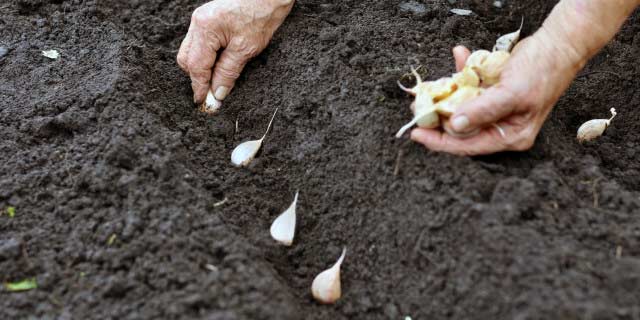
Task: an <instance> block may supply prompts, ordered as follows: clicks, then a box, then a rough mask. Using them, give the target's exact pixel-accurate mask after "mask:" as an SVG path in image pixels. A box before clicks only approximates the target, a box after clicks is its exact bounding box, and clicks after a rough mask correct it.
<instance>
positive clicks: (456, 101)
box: [436, 86, 482, 117]
mask: <svg viewBox="0 0 640 320" xmlns="http://www.w3.org/2000/svg"><path fill="white" fill-rule="evenodd" d="M480 93H482V89H480V88H476V87H468V86H467V87H460V88H458V90H456V91H455V92H454V93H453V94H452V95H450V96H449V97H448V98H446V99H444V100H442V101H440V102H438V103H436V111H437V112H438V113H439V114H441V115H443V116H446V117H450V116H451V115H452V114H454V113H455V112H456V109H457V108H458V106H460V105H462V104H463V103H465V102H467V101H469V100H471V99H473V98H475V97H478V96H479V95H480Z"/></svg>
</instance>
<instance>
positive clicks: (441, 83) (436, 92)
mask: <svg viewBox="0 0 640 320" xmlns="http://www.w3.org/2000/svg"><path fill="white" fill-rule="evenodd" d="M425 84H426V91H427V93H428V94H429V96H430V97H431V98H432V99H433V100H434V101H438V100H442V99H444V98H446V97H448V96H449V95H450V94H451V93H452V92H453V91H455V90H456V89H457V88H458V85H457V84H456V82H455V81H454V80H453V78H450V77H446V78H441V79H438V80H436V81H431V82H425Z"/></svg>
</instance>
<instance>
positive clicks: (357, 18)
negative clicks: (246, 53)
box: [0, 0, 640, 320]
mask: <svg viewBox="0 0 640 320" xmlns="http://www.w3.org/2000/svg"><path fill="white" fill-rule="evenodd" d="M556 2H557V1H548V0H547V1H515V0H505V1H502V7H501V8H497V7H495V6H494V5H493V4H492V3H493V1H479V0H475V1H472V0H459V1H436V0H420V1H415V0H414V1H359V0H339V1H338V0H325V1H320V0H299V1H297V2H296V4H295V6H294V8H293V11H292V13H291V15H290V16H289V18H288V19H287V20H286V22H285V23H284V25H283V26H282V27H281V28H280V29H279V30H278V32H277V33H276V35H275V37H274V39H273V41H272V43H271V44H270V45H269V47H268V48H267V49H266V50H265V51H264V52H263V53H262V54H260V56H258V57H257V58H256V59H254V60H253V61H252V62H251V63H249V64H248V66H247V67H246V69H245V71H244V73H243V74H242V76H241V78H240V79H239V81H238V83H237V86H236V88H235V89H234V91H233V93H232V94H231V96H230V97H229V98H228V99H227V100H226V101H225V104H224V107H223V109H222V111H221V112H220V113H219V114H217V115H213V116H212V115H207V114H203V113H200V112H199V111H198V108H197V107H196V106H195V105H194V104H193V101H192V93H191V88H190V81H189V79H188V77H186V76H185V75H184V74H183V73H182V72H181V71H180V70H179V68H178V67H177V65H176V63H175V57H176V54H177V50H178V48H179V45H180V42H181V40H182V38H183V37H184V35H185V33H186V31H187V28H188V25H189V21H190V16H191V12H192V11H193V10H194V9H195V8H196V7H197V6H199V5H200V4H202V2H200V1H187V0H152V1H151V0H150V1H140V0H136V1H116V0H99V1H98V0H83V1H80V0H66V1H65V0H50V1H45V0H9V1H4V2H2V3H1V4H0V126H1V127H2V130H0V151H1V156H0V157H1V159H2V160H1V161H0V210H2V212H3V214H2V215H1V216H0V282H15V281H20V280H23V279H28V278H32V277H35V279H36V281H37V284H38V288H37V289H34V290H30V291H26V292H19V293H16V292H8V291H7V290H6V289H4V288H2V289H1V291H0V318H1V319H160V318H170V319H175V318H181V319H220V320H222V319H404V317H407V316H410V317H411V318H412V319H640V295H638V292H640V162H639V161H638V156H639V155H640V89H639V88H640V80H638V79H640V64H638V60H639V58H640V14H639V12H636V13H635V14H634V15H633V16H632V17H631V18H630V20H629V21H628V22H627V23H626V24H625V25H624V27H623V29H622V31H621V32H620V33H619V34H618V35H617V36H616V38H615V39H614V40H613V41H612V42H611V43H610V44H609V45H608V46H607V47H606V48H605V49H604V50H603V51H602V52H601V53H600V54H599V55H598V56H597V57H595V58H594V59H593V60H592V61H591V62H590V63H589V64H588V65H587V66H586V68H585V70H583V71H582V72H581V73H580V75H579V77H578V78H577V79H576V80H575V82H574V83H573V85H572V86H571V88H570V89H569V90H568V92H567V93H566V94H565V95H564V96H563V97H562V98H561V99H560V101H559V102H558V104H557V106H556V108H555V110H554V111H553V112H552V114H551V115H550V117H549V119H548V121H547V122H546V124H545V126H544V128H543V129H542V132H541V133H540V135H539V136H538V139H537V141H536V143H535V146H534V147H533V148H532V149H531V150H530V151H527V152H522V153H500V154H496V155H493V156H487V157H473V158H470V157H456V156H452V155H447V154H441V153H435V152H430V151H428V150H426V149H425V148H424V147H422V146H420V145H417V144H415V143H412V142H409V141H407V140H406V139H400V140H398V139H395V138H394V133H395V132H396V130H397V129H398V128H400V127H401V126H402V125H403V124H404V123H405V122H406V121H407V120H409V119H410V117H411V114H410V111H409V104H410V102H411V98H410V97H408V96H407V95H406V94H404V93H403V92H402V91H401V90H399V89H398V88H397V86H396V80H398V79H401V78H403V77H406V75H407V74H408V71H409V67H410V66H411V65H415V66H417V65H421V66H423V68H422V69H421V70H422V71H421V72H422V74H423V76H424V77H426V78H430V79H433V78H439V77H442V76H445V75H448V74H450V73H452V72H453V60H452V57H451V54H450V49H451V48H452V47H453V46H454V45H457V44H464V45H467V46H469V47H470V48H472V49H480V48H491V46H492V44H493V42H494V41H495V39H496V38H497V37H498V36H499V35H501V34H504V33H507V32H511V31H513V30H515V29H517V27H518V26H519V25H520V21H521V18H522V17H524V19H525V24H524V31H523V32H524V35H530V34H531V33H532V32H534V31H535V30H536V29H537V28H538V27H539V26H540V25H541V24H542V21H543V19H544V18H545V17H546V16H547V15H548V13H549V12H550V10H551V9H552V8H553V6H554V5H555V3H556ZM451 3H453V4H451ZM452 8H465V9H471V10H473V12H474V13H473V14H471V15H469V16H457V15H454V14H452V13H450V12H449V10H450V9H452ZM595 27H597V26H594V28H595ZM50 49H56V50H58V51H59V52H60V54H61V56H60V58H59V59H57V60H51V59H48V58H46V57H43V56H42V55H41V51H42V50H50ZM558 54H562V53H558ZM405 80H407V81H410V79H408V78H406V79H405ZM611 107H615V108H616V109H617V110H618V112H619V115H618V117H617V118H616V119H615V120H614V122H613V124H612V126H611V127H610V128H609V129H608V130H607V132H606V134H605V135H604V136H603V137H601V138H600V139H598V140H597V141H595V142H590V143H585V144H579V143H578V142H577V141H576V139H575V133H576V129H577V128H578V127H579V126H580V124H582V123H583V122H585V121H587V120H590V119H594V118H608V116H609V112H608V111H609V109H610V108H611ZM275 108H279V112H278V115H277V116H276V119H275V122H274V125H273V128H272V130H271V132H270V133H269V134H268V135H267V138H266V140H265V142H264V146H263V148H262V151H261V153H260V154H259V156H258V157H257V158H256V159H255V160H254V161H253V162H252V163H251V165H250V166H249V167H248V168H243V169H238V168H235V167H233V166H232V165H231V163H230V154H231V151H232V149H233V148H234V147H235V146H236V145H238V144H239V143H240V142H242V141H246V140H249V139H256V138H259V137H260V136H261V135H262V134H263V133H264V130H265V129H266V125H267V123H268V121H269V118H270V116H271V114H272V113H273V111H274V110H275ZM236 124H237V125H236ZM236 127H237V130H236ZM297 190H299V191H300V200H299V203H298V230H297V234H296V239H295V242H294V245H293V246H292V247H283V246H280V245H278V244H277V243H275V241H273V240H272V239H271V238H270V236H269V232H268V230H269V226H270V224H271V222H272V221H273V220H274V219H275V218H276V216H277V215H278V214H279V213H281V212H282V211H283V210H284V209H285V208H286V207H287V206H288V205H289V204H290V203H291V201H292V199H293V196H294V194H295V192H296V191H297ZM9 207H15V210H16V211H15V216H14V217H13V218H11V217H9V215H8V213H7V212H6V211H7V209H8V208H9ZM343 247H346V248H347V256H346V259H345V262H344V264H343V268H342V288H343V297H342V299H341V300H339V301H338V302H337V303H336V304H335V305H329V306H326V305H319V304H318V303H316V302H315V301H314V300H313V298H312V297H311V294H310V284H311V281H312V280H313V278H314V276H315V275H316V274H317V273H318V272H320V271H322V270H324V269H326V268H327V267H329V266H330V265H331V264H332V263H333V262H335V260H336V259H337V258H338V256H339V255H340V252H341V250H342V248H343Z"/></svg>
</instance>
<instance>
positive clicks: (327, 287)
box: [311, 248, 347, 304]
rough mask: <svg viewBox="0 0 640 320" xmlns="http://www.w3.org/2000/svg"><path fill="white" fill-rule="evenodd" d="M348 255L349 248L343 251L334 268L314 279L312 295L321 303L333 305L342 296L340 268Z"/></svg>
mask: <svg viewBox="0 0 640 320" xmlns="http://www.w3.org/2000/svg"><path fill="white" fill-rule="evenodd" d="M346 254H347V248H344V249H343V250H342V255H340V258H339V259H338V262H336V264H334V265H333V267H331V268H329V269H327V270H325V271H323V272H321V273H320V274H318V275H317V276H316V278H315V279H313V283H312V284H311V294H313V297H314V298H315V299H316V300H317V301H318V302H320V303H324V304H331V303H334V302H336V301H338V299H340V296H341V295H342V288H341V284H340V267H341V266H342V262H343V261H344V257H345V255H346Z"/></svg>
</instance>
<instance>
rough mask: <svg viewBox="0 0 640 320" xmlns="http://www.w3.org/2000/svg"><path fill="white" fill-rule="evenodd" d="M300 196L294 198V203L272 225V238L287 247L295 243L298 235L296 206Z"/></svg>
mask: <svg viewBox="0 0 640 320" xmlns="http://www.w3.org/2000/svg"><path fill="white" fill-rule="evenodd" d="M298 194H299V192H296V196H295V197H294V198H293V203H292V204H291V205H290V206H289V208H288V209H287V210H285V211H284V212H283V213H282V214H280V216H278V218H276V220H274V221H273V224H271V230H270V231H271V237H272V238H273V239H274V240H276V241H278V242H280V243H282V244H283V245H285V246H290V245H291V244H292V243H293V237H294V235H295V233H296V205H297V204H298Z"/></svg>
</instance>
